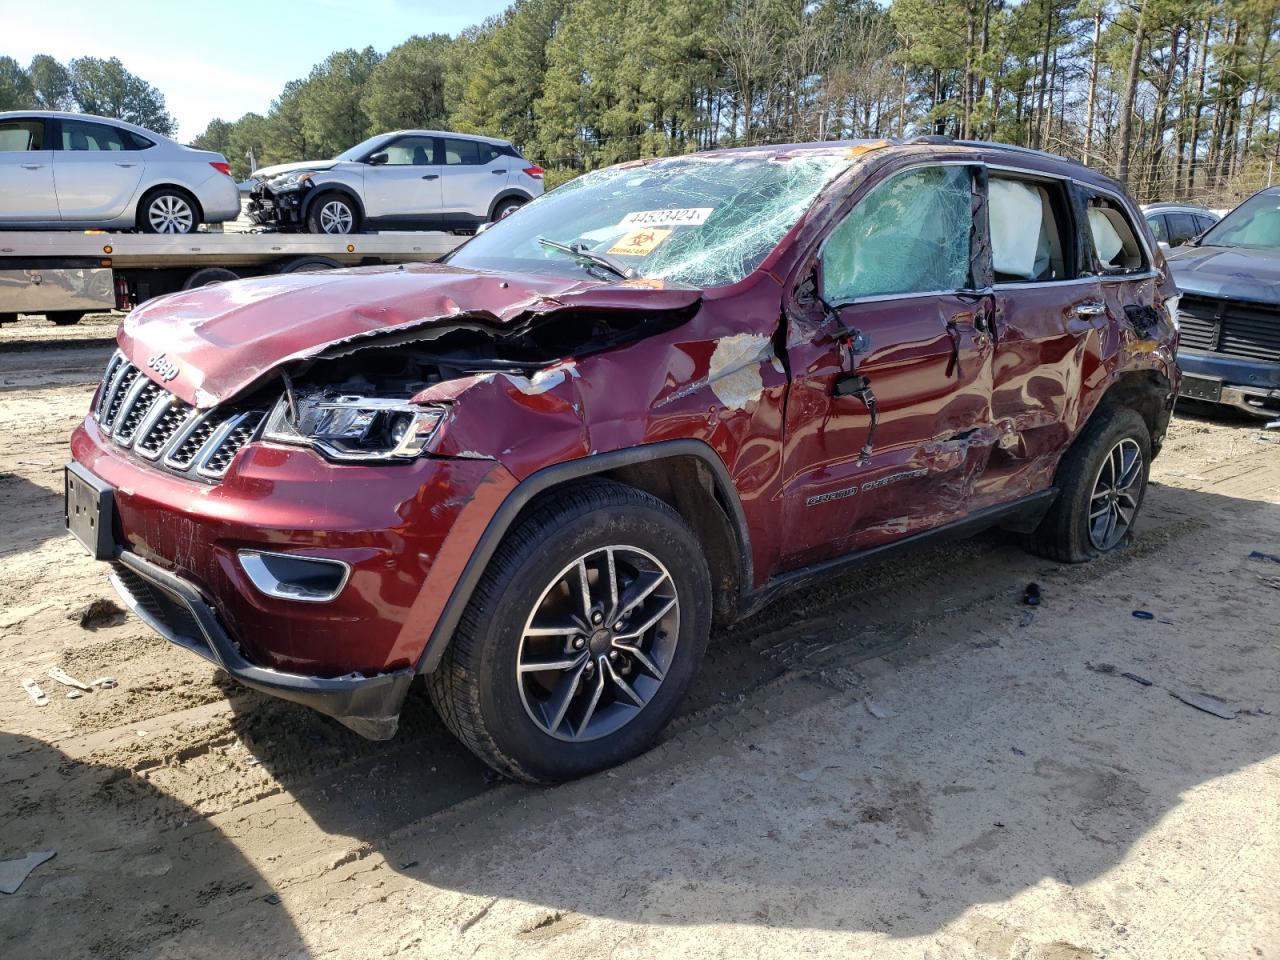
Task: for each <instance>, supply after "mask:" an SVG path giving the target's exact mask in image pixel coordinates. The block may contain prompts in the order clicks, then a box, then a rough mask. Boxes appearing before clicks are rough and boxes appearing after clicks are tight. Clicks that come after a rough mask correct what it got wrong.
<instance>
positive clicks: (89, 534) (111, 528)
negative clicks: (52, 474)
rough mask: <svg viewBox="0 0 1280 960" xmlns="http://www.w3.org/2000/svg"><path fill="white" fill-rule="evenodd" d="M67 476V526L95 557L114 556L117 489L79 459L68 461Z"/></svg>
mask: <svg viewBox="0 0 1280 960" xmlns="http://www.w3.org/2000/svg"><path fill="white" fill-rule="evenodd" d="M63 477H64V481H65V487H64V490H65V492H64V499H63V504H64V517H65V520H66V524H67V530H68V531H69V532H70V533H71V535H72V536H73V537H75V538H76V539H77V540H79V541H80V543H81V544H82V545H83V546H84V548H85V549H86V550H88V551H89V553H91V554H92V555H93V559H95V560H114V559H115V556H116V537H115V526H116V523H115V520H116V502H115V491H114V490H112V488H111V486H110V485H109V484H106V483H104V482H103V481H101V480H99V479H98V478H97V477H95V476H94V475H93V474H92V473H90V472H89V471H88V470H86V469H85V468H84V467H82V466H80V464H78V463H69V464H67V466H66V470H65V471H64V474H63Z"/></svg>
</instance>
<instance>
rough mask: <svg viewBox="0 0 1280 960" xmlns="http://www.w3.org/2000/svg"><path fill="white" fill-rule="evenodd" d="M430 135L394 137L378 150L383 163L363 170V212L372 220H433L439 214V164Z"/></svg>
mask: <svg viewBox="0 0 1280 960" xmlns="http://www.w3.org/2000/svg"><path fill="white" fill-rule="evenodd" d="M434 149H435V143H434V140H433V138H432V137H418V136H407V137H400V138H399V139H397V140H393V141H392V142H391V143H389V144H387V146H385V147H383V148H382V150H381V151H379V152H380V153H383V154H385V155H386V158H387V159H386V162H385V163H380V164H369V165H368V166H367V167H366V168H365V172H364V212H365V216H366V217H368V218H370V219H374V220H389V221H392V222H394V221H396V220H404V221H422V220H433V219H435V218H437V217H439V215H440V167H439V165H437V164H436V163H435V160H434V157H433V155H432V154H433V152H434Z"/></svg>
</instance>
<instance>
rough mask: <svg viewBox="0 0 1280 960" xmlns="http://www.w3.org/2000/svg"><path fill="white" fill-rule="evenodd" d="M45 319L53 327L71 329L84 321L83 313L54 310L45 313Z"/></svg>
mask: <svg viewBox="0 0 1280 960" xmlns="http://www.w3.org/2000/svg"><path fill="white" fill-rule="evenodd" d="M45 318H46V319H48V320H49V321H50V322H51V323H53V324H54V325H55V326H59V327H73V326H75V325H76V324H77V323H79V322H80V321H81V320H83V319H84V313H83V312H81V311H79V310H54V311H52V312H50V313H46V314H45Z"/></svg>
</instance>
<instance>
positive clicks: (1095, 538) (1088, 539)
mask: <svg viewBox="0 0 1280 960" xmlns="http://www.w3.org/2000/svg"><path fill="white" fill-rule="evenodd" d="M1131 454H1136V455H1137V457H1139V458H1140V460H1139V461H1138V462H1137V464H1136V467H1135V465H1134V464H1133V463H1132V462H1131V460H1130V459H1129V457H1130V455H1131ZM1117 465H1119V470H1118V472H1119V473H1120V474H1121V482H1120V483H1119V484H1111V483H1110V482H1109V478H1110V477H1111V476H1112V474H1113V472H1116V471H1117ZM1150 470H1151V434H1150V433H1149V432H1148V430H1147V424H1146V421H1145V420H1143V419H1142V417H1141V416H1140V415H1139V414H1138V413H1137V411H1135V410H1133V409H1131V408H1129V407H1121V406H1107V407H1103V408H1102V409H1100V410H1099V411H1098V412H1097V413H1096V414H1095V415H1094V416H1093V418H1092V419H1091V420H1090V421H1089V424H1088V425H1087V426H1086V427H1085V429H1084V431H1083V432H1082V433H1081V435H1080V437H1079V439H1077V440H1076V442H1075V443H1074V444H1072V446H1071V448H1070V449H1069V450H1068V451H1067V453H1066V455H1065V456H1064V458H1063V461H1062V464H1061V465H1060V466H1059V467H1058V476H1057V486H1058V490H1059V491H1060V492H1059V495H1058V499H1057V500H1056V501H1055V502H1054V504H1053V506H1052V507H1051V508H1050V509H1049V512H1048V513H1047V514H1045V516H1044V519H1043V520H1041V521H1040V525H1039V526H1038V527H1037V528H1036V530H1035V532H1034V533H1032V534H1031V538H1030V544H1029V545H1030V547H1031V549H1032V550H1033V551H1034V552H1035V553H1038V554H1039V555H1040V556H1042V557H1048V558H1049V559H1050V560H1057V561H1058V562H1060V563H1083V562H1084V561H1086V560H1093V559H1095V558H1096V557H1100V556H1103V555H1104V554H1107V553H1111V552H1113V551H1115V550H1117V549H1119V548H1121V547H1123V546H1124V545H1126V544H1127V543H1128V542H1129V541H1130V540H1131V539H1132V536H1133V527H1134V523H1135V522H1136V521H1137V518H1138V512H1139V511H1140V510H1141V509H1142V500H1143V497H1144V496H1145V495H1146V491H1147V477H1148V474H1149V473H1150ZM1108 487H1111V488H1112V489H1113V490H1118V491H1121V492H1120V494H1119V495H1118V496H1115V495H1112V494H1108V493H1107V492H1106V488H1108ZM1104 509H1105V510H1106V511H1107V513H1105V514H1100V513H1099V511H1101V510H1104ZM1094 515H1097V519H1091V517H1093V516H1094ZM1108 520H1109V521H1110V522H1111V523H1113V524H1114V526H1113V527H1112V528H1111V530H1110V531H1109V532H1108V530H1107V528H1106V525H1105V522H1104V521H1108ZM1100 533H1101V534H1105V535H1104V536H1101V537H1100V536H1099V534H1100Z"/></svg>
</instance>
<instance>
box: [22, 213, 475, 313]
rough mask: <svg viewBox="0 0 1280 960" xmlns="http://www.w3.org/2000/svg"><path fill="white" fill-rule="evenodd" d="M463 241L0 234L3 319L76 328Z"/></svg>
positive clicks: (402, 259) (416, 258)
mask: <svg viewBox="0 0 1280 960" xmlns="http://www.w3.org/2000/svg"><path fill="white" fill-rule="evenodd" d="M463 239H464V238H463V237H458V236H455V235H453V234H450V233H443V232H436V231H430V232H428V231H422V232H414V231H403V232H400V231H397V232H388V233H357V234H344V235H333V236H330V235H326V234H310V233H271V232H243V233H240V232H213V231H211V232H208V233H189V234H148V233H108V232H104V231H98V230H90V231H83V232H72V231H18V230H14V231H3V232H0V323H4V322H6V321H10V320H14V319H16V317H17V315H18V314H19V313H43V314H45V315H46V316H48V317H49V318H50V319H52V320H53V321H54V322H55V323H74V322H76V321H77V320H79V319H80V317H81V316H83V315H84V314H85V313H91V312H102V311H107V310H112V309H120V310H127V309H130V308H132V307H134V306H136V305H137V304H138V303H141V302H142V301H144V300H148V299H150V298H151V297H154V296H159V295H161V294H164V293H173V292H175V291H178V290H185V289H190V288H192V287H198V286H205V285H206V284H208V283H219V282H224V281H227V280H235V279H239V278H242V277H251V276H261V275H264V274H273V273H293V272H296V271H299V270H325V269H333V268H337V267H353V266H366V265H370V264H387V263H415V262H418V263H421V262H426V261H432V260H436V259H438V258H440V257H442V256H443V255H444V254H446V253H448V252H449V251H450V250H452V249H453V248H454V247H456V246H457V245H458V244H459V243H461V242H462V241H463Z"/></svg>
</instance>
